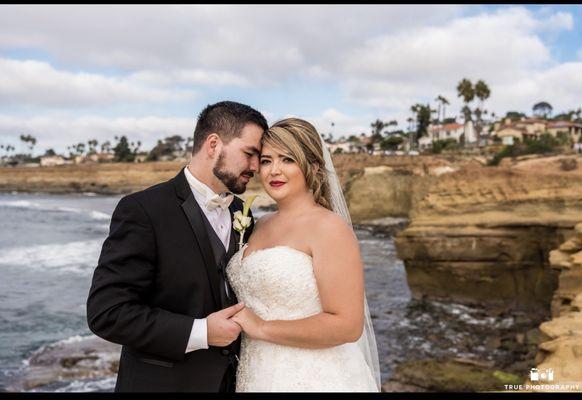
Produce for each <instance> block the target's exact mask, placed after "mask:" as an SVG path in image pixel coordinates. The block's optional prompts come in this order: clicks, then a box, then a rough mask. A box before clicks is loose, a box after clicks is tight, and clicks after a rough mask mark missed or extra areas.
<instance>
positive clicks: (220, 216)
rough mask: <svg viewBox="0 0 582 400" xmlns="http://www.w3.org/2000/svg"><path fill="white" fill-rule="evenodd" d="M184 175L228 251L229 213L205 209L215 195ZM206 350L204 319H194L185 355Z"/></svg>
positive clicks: (192, 176)
mask: <svg viewBox="0 0 582 400" xmlns="http://www.w3.org/2000/svg"><path fill="white" fill-rule="evenodd" d="M184 175H186V180H187V181H188V184H189V185H190V189H191V190H192V194H194V198H195V199H196V202H197V203H198V205H200V208H201V209H202V211H203V212H204V215H205V216H206V218H207V219H208V222H210V225H211V226H212V228H213V229H214V231H215V232H216V235H218V237H219V238H220V240H221V241H222V244H224V248H225V249H226V250H228V245H229V242H230V232H231V229H232V221H231V220H230V211H228V209H223V208H222V207H216V208H214V209H213V210H212V211H209V210H208V209H207V208H206V204H207V202H208V201H209V200H210V198H212V196H214V195H215V194H216V193H215V192H214V191H213V190H212V189H210V188H209V187H208V186H207V185H205V184H204V183H202V182H200V180H198V179H196V177H195V176H194V175H192V173H191V172H190V171H189V170H188V168H184ZM220 196H221V197H225V196H226V193H222V194H221V195H220ZM207 348H208V329H207V326H206V318H203V319H195V320H194V324H193V325H192V331H191V333H190V339H189V340H188V346H186V353H189V352H191V351H194V350H199V349H207Z"/></svg>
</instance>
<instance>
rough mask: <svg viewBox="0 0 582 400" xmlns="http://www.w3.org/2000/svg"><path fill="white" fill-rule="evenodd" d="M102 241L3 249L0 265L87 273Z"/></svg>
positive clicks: (91, 267) (93, 262) (94, 263)
mask: <svg viewBox="0 0 582 400" xmlns="http://www.w3.org/2000/svg"><path fill="white" fill-rule="evenodd" d="M102 243H103V240H102V239H94V240H85V241H77V242H70V243H60V244H43V245H34V246H22V247H12V248H7V249H3V251H2V253H0V265H10V266H18V267H23V268H35V269H45V270H46V269H47V268H50V269H55V270H58V271H68V272H75V273H83V274H84V273H87V272H89V271H91V270H93V268H95V265H96V263H97V260H98V258H99V252H100V250H101V245H102Z"/></svg>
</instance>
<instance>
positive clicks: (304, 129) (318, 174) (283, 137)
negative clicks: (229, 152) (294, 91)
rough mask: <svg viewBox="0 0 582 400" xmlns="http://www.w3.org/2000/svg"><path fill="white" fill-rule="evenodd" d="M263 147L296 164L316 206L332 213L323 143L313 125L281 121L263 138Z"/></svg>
mask: <svg viewBox="0 0 582 400" xmlns="http://www.w3.org/2000/svg"><path fill="white" fill-rule="evenodd" d="M262 144H263V146H264V145H266V144H268V145H269V146H272V147H273V148H275V149H277V150H278V151H280V152H282V153H285V154H286V155H287V156H288V157H289V158H291V159H292V160H293V161H295V162H296V163H297V164H298V165H299V168H301V171H302V172H303V176H304V177H305V182H306V183H307V187H308V188H309V189H310V191H311V192H312V193H313V198H314V199H315V202H316V203H317V204H320V205H322V206H323V207H325V208H327V209H328V210H331V209H332V206H331V192H330V188H329V184H328V182H327V171H326V169H325V160H324V158H323V148H322V140H321V138H320V136H319V133H317V130H316V129H315V127H314V126H313V125H311V124H310V123H309V122H307V121H305V120H302V119H299V118H287V119H284V120H281V121H278V122H276V123H275V124H273V125H272V126H271V127H270V128H269V129H268V130H267V132H266V133H265V134H264V135H263V138H262ZM316 166H317V167H316Z"/></svg>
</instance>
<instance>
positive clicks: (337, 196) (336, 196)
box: [320, 135, 382, 391]
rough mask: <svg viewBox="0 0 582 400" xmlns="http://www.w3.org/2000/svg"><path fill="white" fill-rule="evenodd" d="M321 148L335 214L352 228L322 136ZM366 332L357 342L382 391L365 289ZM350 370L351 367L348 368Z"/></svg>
mask: <svg viewBox="0 0 582 400" xmlns="http://www.w3.org/2000/svg"><path fill="white" fill-rule="evenodd" d="M320 139H321V146H322V148H323V159H324V160H325V169H326V170H327V176H328V178H327V181H328V184H329V188H330V193H331V205H332V209H333V211H334V212H335V213H337V214H339V215H341V216H342V217H343V218H344V219H345V220H346V222H347V223H348V224H349V225H350V226H352V219H351V218H350V212H349V210H348V206H347V204H346V200H345V198H344V195H343V191H342V187H341V184H340V180H339V178H338V176H337V174H336V172H335V168H334V166H333V161H332V160H331V155H330V154H329V150H328V148H327V146H326V143H325V141H324V140H323V138H322V137H321V135H320ZM364 317H365V318H364V331H363V333H362V336H361V337H360V338H359V339H358V341H357V342H356V343H357V345H358V347H359V349H360V350H361V351H362V354H363V355H364V359H365V360H366V364H368V367H369V368H370V371H371V372H372V374H373V376H374V380H375V382H376V386H377V387H378V391H381V388H382V383H381V378H380V362H379V359H378V347H377V346H376V336H375V335H374V327H373V326H372V318H371V317H370V310H369V309H368V301H367V300H366V290H365V289H364ZM347 367H348V368H349V366H347Z"/></svg>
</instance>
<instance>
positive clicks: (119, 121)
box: [0, 115, 196, 153]
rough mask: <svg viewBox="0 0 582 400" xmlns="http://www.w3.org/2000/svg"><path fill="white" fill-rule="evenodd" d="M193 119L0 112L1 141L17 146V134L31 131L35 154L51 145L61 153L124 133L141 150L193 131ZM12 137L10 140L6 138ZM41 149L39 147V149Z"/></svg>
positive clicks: (188, 134) (111, 139)
mask: <svg viewBox="0 0 582 400" xmlns="http://www.w3.org/2000/svg"><path fill="white" fill-rule="evenodd" d="M195 125H196V120H195V119H191V118H161V117H143V118H106V117H100V116H79V117H71V116H65V115H51V116H43V117H32V118H25V117H13V116H8V115H0V137H2V141H1V142H2V144H8V143H12V144H13V145H19V143H18V138H19V135H20V134H30V135H32V136H34V137H36V139H37V146H36V147H37V149H36V150H35V153H38V152H39V151H40V152H41V153H42V150H44V149H46V148H49V147H53V148H54V150H55V151H57V152H64V151H65V150H66V147H67V146H69V145H72V144H76V143H79V142H87V140H91V139H97V140H98V141H99V143H102V142H104V141H107V140H109V141H111V142H112V143H113V142H114V137H115V136H122V135H125V136H127V138H128V140H130V141H135V142H137V141H138V140H140V141H141V142H142V147H141V148H142V149H147V150H149V149H151V148H152V147H153V146H154V145H155V144H156V142H157V141H158V139H163V138H164V137H166V136H171V135H181V136H183V137H188V136H190V135H192V134H193V132H194V127H195ZM7 139H11V140H7ZM41 149H42V150H41Z"/></svg>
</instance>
